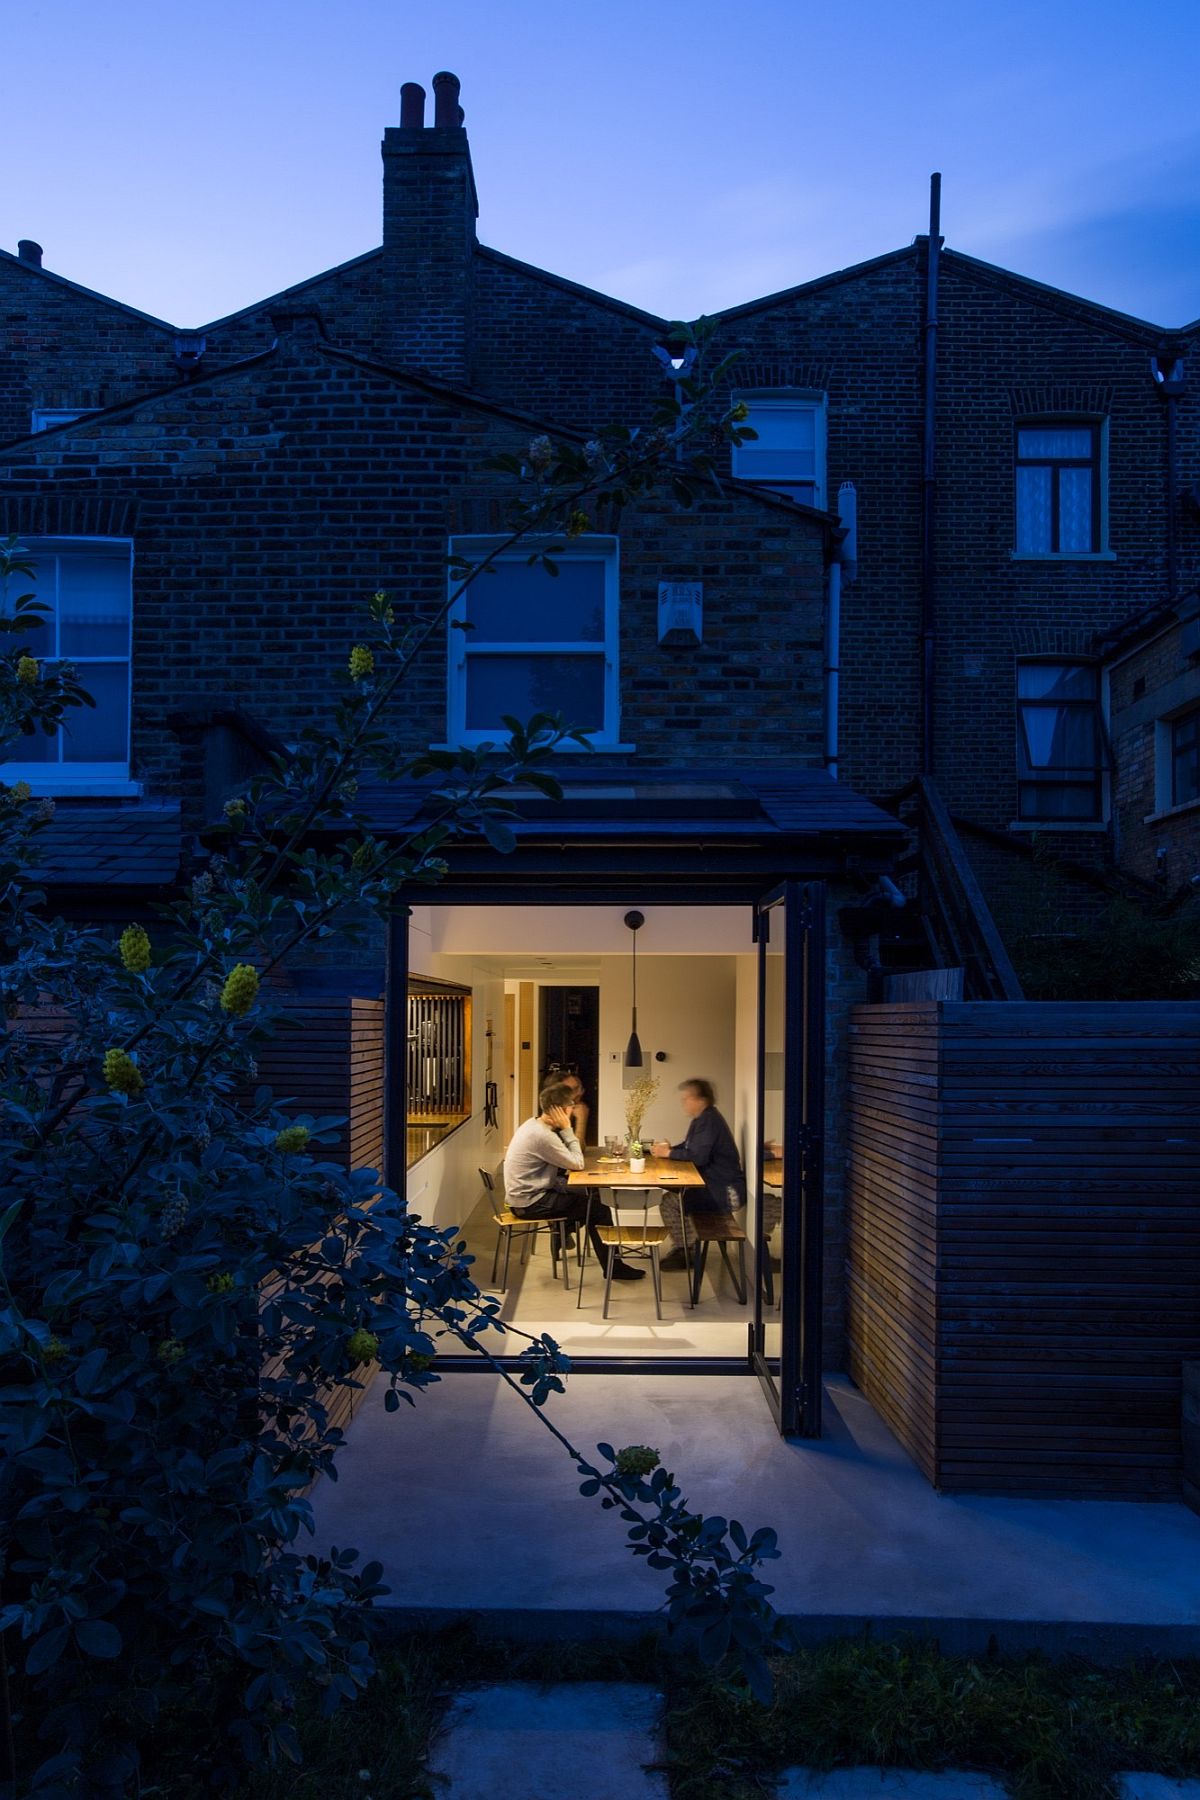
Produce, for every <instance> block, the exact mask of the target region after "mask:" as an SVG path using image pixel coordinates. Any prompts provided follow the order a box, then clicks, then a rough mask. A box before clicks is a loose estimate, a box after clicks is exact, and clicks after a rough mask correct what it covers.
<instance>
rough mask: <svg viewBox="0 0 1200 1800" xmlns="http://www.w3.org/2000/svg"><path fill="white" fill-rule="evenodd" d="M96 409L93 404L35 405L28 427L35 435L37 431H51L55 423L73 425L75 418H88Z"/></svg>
mask: <svg viewBox="0 0 1200 1800" xmlns="http://www.w3.org/2000/svg"><path fill="white" fill-rule="evenodd" d="M98 410H99V408H98V407H95V406H35V407H34V409H33V412H32V414H31V415H30V429H31V431H32V433H33V435H34V436H36V435H37V433H38V432H39V431H53V429H54V427H55V426H56V425H73V424H74V423H75V421H76V419H90V418H91V417H92V414H93V413H95V412H97V411H98Z"/></svg>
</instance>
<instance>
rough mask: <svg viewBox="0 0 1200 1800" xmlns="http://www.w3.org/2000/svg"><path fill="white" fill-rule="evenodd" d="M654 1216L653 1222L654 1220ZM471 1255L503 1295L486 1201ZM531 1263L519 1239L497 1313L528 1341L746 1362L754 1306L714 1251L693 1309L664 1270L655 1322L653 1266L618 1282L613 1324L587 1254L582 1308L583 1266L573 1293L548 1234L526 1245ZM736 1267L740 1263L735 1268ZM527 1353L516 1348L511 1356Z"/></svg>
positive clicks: (574, 1351)
mask: <svg viewBox="0 0 1200 1800" xmlns="http://www.w3.org/2000/svg"><path fill="white" fill-rule="evenodd" d="M655 1216H656V1215H655V1214H654V1213H653V1212H652V1213H651V1220H652V1221H653V1220H654V1218H655ZM463 1236H464V1238H465V1239H466V1244H467V1249H468V1251H469V1253H470V1254H471V1255H472V1256H473V1257H474V1258H475V1259H476V1262H475V1270H474V1273H475V1278H476V1280H477V1281H478V1282H479V1285H480V1287H481V1288H483V1290H484V1291H485V1293H489V1294H498V1293H500V1286H499V1284H500V1282H501V1281H502V1280H503V1278H504V1254H503V1251H501V1255H500V1267H499V1269H498V1271H497V1277H496V1281H495V1283H493V1281H492V1258H493V1255H494V1254H495V1249H496V1237H497V1226H496V1221H495V1218H494V1216H493V1212H492V1208H491V1205H490V1203H489V1202H488V1199H487V1197H486V1195H484V1196H483V1197H482V1198H481V1200H480V1203H479V1205H478V1206H476V1208H475V1210H474V1212H473V1213H472V1214H471V1216H470V1218H469V1219H468V1220H467V1224H466V1228H465V1231H464V1233H463ZM527 1243H528V1248H529V1255H528V1257H527V1259H526V1261H525V1262H522V1261H521V1252H522V1249H523V1248H524V1247H525V1246H524V1245H523V1244H522V1241H521V1239H520V1238H519V1237H514V1240H513V1246H512V1253H511V1256H510V1258H509V1267H508V1286H507V1289H506V1290H505V1291H504V1293H503V1296H502V1299H503V1304H502V1306H501V1310H500V1316H501V1318H502V1319H505V1320H511V1322H512V1323H513V1324H514V1325H515V1326H517V1327H519V1328H520V1330H521V1331H527V1332H529V1333H530V1335H531V1336H536V1335H538V1334H540V1333H541V1332H548V1333H549V1334H550V1336H551V1337H552V1338H553V1339H554V1340H555V1342H556V1343H557V1344H558V1345H559V1346H560V1348H561V1349H563V1350H565V1351H566V1353H567V1354H568V1355H569V1356H570V1355H574V1356H629V1357H640V1358H644V1357H651V1356H664V1357H716V1356H721V1357H726V1356H727V1357H738V1358H742V1359H744V1358H745V1356H746V1342H747V1338H746V1333H747V1326H748V1322H749V1319H750V1307H749V1305H745V1306H743V1305H742V1304H741V1303H740V1302H739V1300H738V1297H737V1293H736V1291H735V1288H734V1284H733V1282H732V1280H731V1279H730V1276H729V1272H728V1271H727V1269H726V1268H725V1266H724V1264H723V1263H722V1261H721V1258H720V1255H719V1254H718V1252H717V1251H716V1249H715V1247H714V1249H713V1250H712V1252H711V1253H710V1255H709V1258H708V1264H707V1267H706V1269H705V1272H704V1284H703V1287H702V1288H701V1291H700V1298H699V1301H698V1303H697V1305H696V1306H695V1308H693V1307H692V1306H691V1305H690V1304H689V1300H688V1277H687V1273H686V1271H684V1270H666V1271H664V1272H663V1276H662V1314H663V1316H662V1318H661V1319H656V1318H655V1316H654V1287H653V1282H652V1280H651V1277H650V1272H649V1270H650V1265H649V1263H648V1262H646V1263H645V1264H644V1265H643V1266H644V1267H645V1269H646V1276H645V1279H644V1280H642V1281H627V1282H614V1283H613V1287H612V1295H611V1299H610V1302H609V1311H608V1318H607V1319H606V1318H605V1317H604V1316H603V1313H604V1277H603V1274H602V1273H601V1271H600V1269H599V1267H598V1265H597V1263H596V1259H595V1257H594V1256H592V1255H591V1254H590V1253H589V1255H588V1258H587V1261H586V1263H585V1265H584V1270H583V1299H582V1305H580V1306H577V1305H576V1301H577V1299H578V1298H579V1265H578V1263H577V1262H576V1260H575V1254H574V1252H571V1253H570V1261H569V1270H568V1272H569V1275H570V1280H571V1286H570V1291H569V1292H568V1291H567V1290H566V1289H565V1288H564V1287H563V1283H562V1274H561V1270H560V1272H559V1275H558V1277H557V1278H556V1277H555V1275H554V1272H553V1259H552V1258H551V1255H550V1234H549V1231H548V1230H547V1229H545V1228H543V1229H542V1230H541V1231H539V1232H538V1235H537V1239H536V1244H534V1243H532V1242H529V1241H528V1240H527ZM746 1261H747V1276H748V1281H749V1280H750V1279H752V1266H751V1265H752V1257H751V1254H750V1248H749V1246H747V1257H746ZM735 1266H736V1260H735ZM522 1347H523V1346H522V1345H521V1344H519V1343H515V1344H514V1345H513V1349H512V1354H513V1355H517V1354H519V1351H520V1349H521V1348H522Z"/></svg>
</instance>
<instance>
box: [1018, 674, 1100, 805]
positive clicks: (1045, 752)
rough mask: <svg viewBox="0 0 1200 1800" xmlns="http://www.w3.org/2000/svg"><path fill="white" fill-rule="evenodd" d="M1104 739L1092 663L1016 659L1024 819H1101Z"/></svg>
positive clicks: (1019, 769) (1020, 770) (1019, 773)
mask: <svg viewBox="0 0 1200 1800" xmlns="http://www.w3.org/2000/svg"><path fill="white" fill-rule="evenodd" d="M1103 744H1104V739H1103V735H1102V732H1101V727H1100V697H1099V685H1098V677H1097V672H1096V670H1095V668H1094V667H1093V666H1092V665H1091V664H1090V663H1062V662H1022V663H1018V664H1017V787H1018V795H1019V806H1018V816H1019V817H1020V818H1022V819H1046V820H1054V819H1077V820H1079V819H1084V820H1089V819H1099V818H1100V817H1101V814H1102V810H1103V756H1102V752H1103Z"/></svg>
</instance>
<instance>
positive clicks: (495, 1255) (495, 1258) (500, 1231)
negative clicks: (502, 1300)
mask: <svg viewBox="0 0 1200 1800" xmlns="http://www.w3.org/2000/svg"><path fill="white" fill-rule="evenodd" d="M503 1236H504V1227H503V1225H497V1227H496V1248H495V1249H494V1250H493V1251H492V1286H493V1287H495V1285H496V1271H497V1269H498V1268H499V1267H500V1240H501V1238H502V1237H503Z"/></svg>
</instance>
